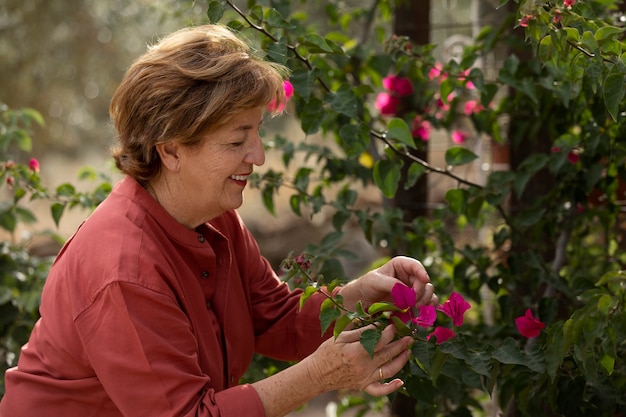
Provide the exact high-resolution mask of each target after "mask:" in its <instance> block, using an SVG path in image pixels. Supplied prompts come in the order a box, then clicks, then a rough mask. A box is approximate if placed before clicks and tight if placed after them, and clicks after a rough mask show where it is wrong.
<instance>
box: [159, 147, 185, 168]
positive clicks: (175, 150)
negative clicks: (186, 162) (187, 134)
mask: <svg viewBox="0 0 626 417" xmlns="http://www.w3.org/2000/svg"><path fill="white" fill-rule="evenodd" d="M179 149H180V145H179V143H178V142H176V141H170V142H165V143H159V144H157V145H156V150H157V152H158V153H159V157H160V158H161V163H162V164H163V168H165V169H167V170H169V171H174V172H177V171H178V169H179V167H180V155H179Z"/></svg>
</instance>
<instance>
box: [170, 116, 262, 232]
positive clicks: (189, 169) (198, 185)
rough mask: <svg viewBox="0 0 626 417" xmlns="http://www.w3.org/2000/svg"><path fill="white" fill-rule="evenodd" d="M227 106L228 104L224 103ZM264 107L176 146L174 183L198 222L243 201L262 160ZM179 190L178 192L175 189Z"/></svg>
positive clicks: (206, 219) (234, 207)
mask: <svg viewBox="0 0 626 417" xmlns="http://www.w3.org/2000/svg"><path fill="white" fill-rule="evenodd" d="M225 105H227V103H225ZM263 111H264V108H263V107H258V108H254V109H250V110H246V111H244V112H242V113H241V114H240V115H238V116H236V117H234V118H233V119H232V120H231V121H230V122H228V123H227V124H226V125H224V126H222V127H221V128H220V129H219V130H217V131H214V132H211V133H208V134H207V135H206V136H205V137H204V138H203V139H202V141H201V142H200V143H199V144H198V145H197V146H192V147H188V146H183V147H180V148H179V149H180V150H179V152H180V153H179V157H180V171H179V173H178V175H177V177H178V178H177V181H176V182H177V183H178V184H177V186H178V187H182V189H181V190H179V191H180V192H182V193H183V194H182V195H181V197H182V198H183V200H186V202H187V203H186V206H187V207H188V208H189V209H190V210H192V212H190V213H187V214H188V215H190V216H191V218H194V219H196V220H199V222H198V223H197V224H201V223H202V222H206V221H208V220H210V219H212V218H215V217H217V216H219V215H221V214H222V213H224V212H225V211H227V210H231V209H236V208H238V207H240V206H241V204H242V203H243V190H244V188H245V187H246V183H247V178H248V176H249V175H250V174H252V171H253V169H254V166H255V165H257V166H261V165H263V163H264V162H265V150H264V149H263V143H262V142H261V137H260V136H259V128H260V125H261V122H262V119H263ZM177 193H178V192H177Z"/></svg>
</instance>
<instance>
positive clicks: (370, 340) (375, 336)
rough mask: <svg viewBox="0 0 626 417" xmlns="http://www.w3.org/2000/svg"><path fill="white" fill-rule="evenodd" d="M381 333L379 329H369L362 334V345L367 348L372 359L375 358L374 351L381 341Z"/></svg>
mask: <svg viewBox="0 0 626 417" xmlns="http://www.w3.org/2000/svg"><path fill="white" fill-rule="evenodd" d="M380 336H381V331H380V330H378V329H367V330H364V331H363V333H361V339H360V341H361V345H362V346H363V347H364V348H365V350H366V351H367V353H369V354H370V357H371V358H373V357H374V350H375V349H376V345H377V344H378V341H379V340H380Z"/></svg>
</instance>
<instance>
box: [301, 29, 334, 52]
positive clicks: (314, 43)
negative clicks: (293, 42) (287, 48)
mask: <svg viewBox="0 0 626 417" xmlns="http://www.w3.org/2000/svg"><path fill="white" fill-rule="evenodd" d="M298 40H299V42H300V44H302V45H305V46H307V47H308V49H309V52H311V53H320V52H333V49H332V48H331V47H330V45H328V43H327V42H326V39H324V38H323V37H321V36H320V35H318V34H317V33H306V34H304V35H303V36H300V37H298Z"/></svg>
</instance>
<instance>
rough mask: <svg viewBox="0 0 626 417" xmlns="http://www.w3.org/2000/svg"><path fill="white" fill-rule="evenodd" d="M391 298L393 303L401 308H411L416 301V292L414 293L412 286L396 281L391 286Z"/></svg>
mask: <svg viewBox="0 0 626 417" xmlns="http://www.w3.org/2000/svg"><path fill="white" fill-rule="evenodd" d="M391 298H392V299H393V304H394V305H395V306H396V307H398V308H401V309H402V310H406V309H407V308H413V307H414V306H415V303H416V302H417V294H415V291H413V288H411V287H407V286H406V285H404V284H400V283H396V284H395V285H394V286H393V288H391Z"/></svg>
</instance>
